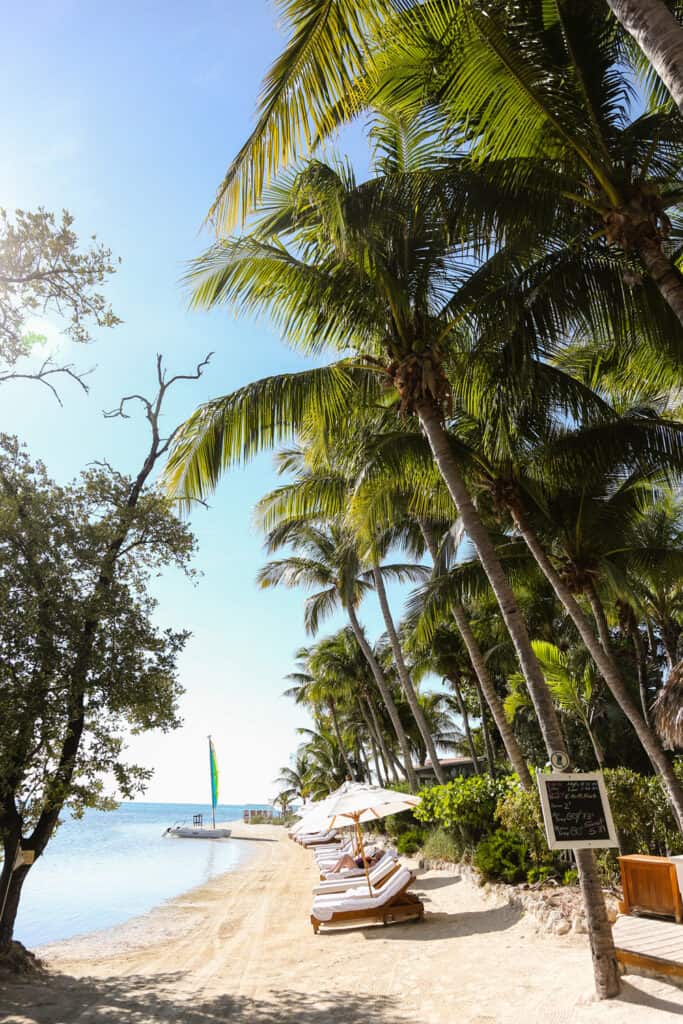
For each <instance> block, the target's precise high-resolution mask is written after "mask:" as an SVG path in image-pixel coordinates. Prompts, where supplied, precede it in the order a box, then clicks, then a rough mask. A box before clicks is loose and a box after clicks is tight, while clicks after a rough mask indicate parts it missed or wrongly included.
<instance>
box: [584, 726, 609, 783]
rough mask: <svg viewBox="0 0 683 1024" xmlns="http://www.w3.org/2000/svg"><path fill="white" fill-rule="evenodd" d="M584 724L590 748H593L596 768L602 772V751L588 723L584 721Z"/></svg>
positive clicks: (603, 758)
mask: <svg viewBox="0 0 683 1024" xmlns="http://www.w3.org/2000/svg"><path fill="white" fill-rule="evenodd" d="M584 724H585V726H586V732H587V733H588V739H589V740H590V741H591V746H592V747H593V753H594V754H595V760H596V761H597V762H598V768H599V769H600V771H602V769H603V768H604V767H605V754H604V751H603V749H602V747H601V746H600V744H599V743H598V741H597V739H596V737H595V735H594V733H593V729H592V728H591V724H590V722H588V721H586V722H585V723H584Z"/></svg>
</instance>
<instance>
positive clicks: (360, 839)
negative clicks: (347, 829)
mask: <svg viewBox="0 0 683 1024" xmlns="http://www.w3.org/2000/svg"><path fill="white" fill-rule="evenodd" d="M354 821H355V825H356V835H357V836H358V845H359V846H360V855H361V857H362V858H363V867H364V868H365V877H366V879H367V882H368V892H369V893H370V895H371V896H372V885H371V883H370V872H369V871H368V862H367V859H366V857H365V847H364V846H363V833H362V832H361V829H360V823H359V821H358V818H354Z"/></svg>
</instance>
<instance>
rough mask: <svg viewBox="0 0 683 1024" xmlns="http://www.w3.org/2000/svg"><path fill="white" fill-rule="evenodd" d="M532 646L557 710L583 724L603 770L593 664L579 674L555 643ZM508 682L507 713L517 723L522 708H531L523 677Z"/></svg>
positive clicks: (540, 643)
mask: <svg viewBox="0 0 683 1024" xmlns="http://www.w3.org/2000/svg"><path fill="white" fill-rule="evenodd" d="M533 644H534V651H535V652H536V657H537V658H538V660H539V661H540V663H541V665H542V667H543V671H544V673H545V678H546V682H547V683H548V686H549V688H550V691H551V693H552V695H553V697H554V699H555V700H556V702H557V705H558V707H559V708H561V709H562V711H563V712H565V713H569V714H572V715H575V716H576V718H578V720H579V721H580V722H581V724H582V726H583V727H584V729H585V730H586V734H587V735H588V739H589V740H590V743H591V746H592V747H593V752H594V754H595V760H596V761H597V763H598V767H599V768H603V767H604V764H605V754H604V751H603V749H602V746H601V744H600V742H599V740H598V738H597V736H596V733H595V716H596V712H597V709H598V703H597V701H598V698H599V691H598V688H597V687H596V680H595V671H594V669H593V667H592V665H591V664H590V663H588V664H586V665H585V666H584V668H583V671H582V672H581V673H580V674H579V673H577V672H575V671H573V670H572V666H571V658H570V655H569V654H568V653H567V652H565V651H561V650H560V649H559V647H556V646H555V644H551V643H548V642H547V641H545V640H534V641H533ZM509 682H510V693H509V695H508V697H507V698H506V700H505V713H506V714H507V715H508V717H509V718H510V720H511V721H514V718H515V715H516V714H517V712H518V711H519V709H520V708H522V707H525V706H528V705H529V700H528V697H527V696H526V694H525V692H524V690H523V686H524V680H523V679H522V677H521V676H520V675H518V674H517V675H515V676H512V677H511V678H510V680H509Z"/></svg>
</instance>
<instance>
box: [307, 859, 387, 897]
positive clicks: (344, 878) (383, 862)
mask: <svg viewBox="0 0 683 1024" xmlns="http://www.w3.org/2000/svg"><path fill="white" fill-rule="evenodd" d="M400 866H401V865H400V864H399V862H398V861H397V860H396V858H395V857H392V856H391V855H390V854H388V853H385V854H384V856H383V857H382V858H381V859H380V860H378V861H377V863H376V864H375V865H373V867H371V868H370V871H369V875H370V884H371V885H372V886H373V888H375V889H380V888H381V887H382V886H383V885H384V883H385V882H386V881H387V880H388V879H389V878H391V876H392V875H393V874H395V872H397V871H398V870H399V868H400ZM363 886H365V891H366V892H367V888H368V880H367V877H366V875H365V871H364V870H362V869H361V873H360V874H359V875H353V876H352V877H349V876H348V874H346V873H345V872H337V873H336V874H335V876H334V877H333V878H327V879H325V880H324V881H321V882H320V884H319V885H316V886H315V888H314V889H313V893H314V894H315V895H317V896H323V895H325V893H334V892H348V891H350V890H351V889H353V890H354V891H356V892H358V891H361V892H362V891H363Z"/></svg>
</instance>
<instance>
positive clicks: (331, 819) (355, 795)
mask: <svg viewBox="0 0 683 1024" xmlns="http://www.w3.org/2000/svg"><path fill="white" fill-rule="evenodd" d="M421 799H422V798H421V797H419V796H414V795H413V794H412V793H399V792H398V791H397V790H395V789H382V787H381V786H370V785H368V784H367V783H364V782H355V783H348V784H347V786H346V788H344V787H342V789H339V790H337V792H336V793H333V794H332V796H330V797H328V798H327V800H325V801H324V803H325V806H324V807H321V808H320V812H321V814H320V817H321V818H322V823H323V827H327V828H335V826H336V827H341V826H342V825H353V826H354V827H355V829H356V834H357V836H358V843H359V845H360V851H361V856H362V858H363V864H364V865H365V876H366V878H367V880H368V889H369V890H370V894H372V885H371V884H370V874H369V872H368V864H367V860H366V858H365V850H364V848H363V836H362V833H361V829H360V826H361V823H362V822H364V821H377V820H378V819H379V818H385V817H386V816H387V815H388V814H400V813H401V811H410V810H412V809H413V807H418V806H419V805H420V802H421Z"/></svg>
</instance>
